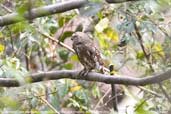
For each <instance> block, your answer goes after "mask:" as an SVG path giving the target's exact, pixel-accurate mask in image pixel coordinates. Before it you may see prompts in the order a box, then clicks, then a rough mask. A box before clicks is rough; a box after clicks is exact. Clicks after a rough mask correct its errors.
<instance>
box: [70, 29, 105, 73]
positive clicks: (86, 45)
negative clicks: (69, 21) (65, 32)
mask: <svg viewBox="0 0 171 114" xmlns="http://www.w3.org/2000/svg"><path fill="white" fill-rule="evenodd" d="M71 40H72V41H73V49H74V50H75V52H76V54H77V56H78V59H79V61H80V62H81V64H82V65H83V66H84V69H83V70H82V71H81V72H80V75H83V76H86V75H87V74H88V72H90V71H91V70H92V69H99V70H102V66H103V62H102V59H101V56H100V52H99V50H98V49H97V48H96V47H95V45H94V42H93V40H92V39H91V38H90V36H89V35H88V34H86V33H84V32H76V33H74V34H73V35H72V37H71Z"/></svg>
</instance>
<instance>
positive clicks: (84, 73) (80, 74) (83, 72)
mask: <svg viewBox="0 0 171 114" xmlns="http://www.w3.org/2000/svg"><path fill="white" fill-rule="evenodd" d="M88 73H89V70H85V69H83V70H81V71H80V72H79V76H87V75H88Z"/></svg>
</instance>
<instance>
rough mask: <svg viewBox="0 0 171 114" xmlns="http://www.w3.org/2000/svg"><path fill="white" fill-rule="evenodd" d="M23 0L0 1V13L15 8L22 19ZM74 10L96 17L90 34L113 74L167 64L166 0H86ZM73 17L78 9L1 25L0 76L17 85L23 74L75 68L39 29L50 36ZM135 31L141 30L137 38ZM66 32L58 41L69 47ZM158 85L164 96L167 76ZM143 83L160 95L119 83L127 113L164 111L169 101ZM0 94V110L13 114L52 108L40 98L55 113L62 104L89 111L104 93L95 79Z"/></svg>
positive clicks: (147, 71) (46, 0) (48, 0)
mask: <svg viewBox="0 0 171 114" xmlns="http://www.w3.org/2000/svg"><path fill="white" fill-rule="evenodd" d="M28 1H29V0H23V1H20V0H13V1H6V0H0V3H1V4H2V6H4V7H5V8H4V7H0V15H6V14H7V13H9V10H7V8H8V9H10V11H12V12H13V11H15V12H18V13H19V14H20V16H19V17H18V18H22V15H23V13H24V12H26V11H28V10H29V5H28V3H29V2H28ZM54 2H55V0H37V1H35V2H34V4H33V7H40V6H45V5H48V4H53V3H54ZM168 9H169V10H168ZM167 10H168V11H167ZM79 12H80V15H81V16H87V17H97V18H98V21H97V22H96V23H95V25H94V31H93V33H92V35H93V37H94V41H96V44H97V46H98V48H99V49H100V50H101V52H102V57H103V59H104V62H105V66H106V67H108V65H109V64H114V66H115V70H116V72H117V73H120V74H126V75H134V76H135V75H140V76H147V75H152V74H154V72H160V71H166V69H169V68H170V65H171V58H170V56H171V54H170V47H171V39H170V37H171V36H170V32H171V31H170V25H169V23H170V22H169V18H168V17H167V15H168V13H170V0H157V1H156V0H144V1H137V2H127V3H119V4H106V3H103V1H102V0H91V2H90V3H89V4H87V5H86V6H85V7H84V8H80V9H79ZM77 16H79V14H78V13H77V11H76V10H73V11H68V12H64V13H61V14H55V15H51V16H47V17H41V18H37V19H34V20H30V21H24V22H19V23H16V24H12V25H8V26H4V27H1V28H0V77H3V78H7V77H8V78H15V79H17V80H19V82H20V83H21V84H22V83H24V81H25V80H24V79H25V77H26V76H28V75H29V73H34V72H39V71H49V70H61V69H78V68H80V66H81V65H80V64H79V61H78V58H77V57H76V55H75V54H73V53H72V52H69V51H68V50H67V49H65V48H64V47H61V46H59V45H58V44H56V43H55V42H53V41H51V40H49V39H48V38H46V37H44V36H42V35H41V34H40V32H39V31H43V32H44V33H48V34H49V35H51V36H54V34H55V33H56V31H58V30H60V29H61V28H62V27H64V26H65V25H66V24H67V23H68V22H70V21H71V20H72V19H73V18H75V17H77ZM135 26H137V27H138V29H137V28H136V27H135ZM136 29H137V30H136ZM136 31H138V32H139V33H140V34H141V36H140V37H138V34H137V32H136ZM72 33H73V31H71V32H70V31H69V32H64V33H63V34H62V36H61V41H62V42H64V43H66V44H67V45H69V46H71V40H70V38H69V37H70V36H71V35H72ZM143 48H144V50H145V51H144V50H143ZM130 69H131V70H130ZM132 72H133V73H132ZM162 86H163V88H164V89H165V90H166V92H167V94H168V95H170V94H171V90H170V86H171V83H170V80H167V81H165V82H164V83H163V84H162ZM123 88H124V87H123ZM146 88H147V89H150V91H152V92H153V93H157V94H158V95H160V97H158V96H155V95H154V94H151V92H147V91H143V92H142V93H143V95H141V96H139V94H136V95H133V93H134V92H135V91H137V90H134V89H133V90H128V89H125V88H124V92H125V94H126V97H128V98H130V97H131V98H133V99H134V100H135V103H134V105H133V106H132V111H130V112H129V111H128V112H127V113H128V114H132V113H131V112H133V113H135V114H158V113H167V112H169V110H170V108H171V107H170V103H169V101H168V99H166V97H165V96H164V94H163V92H162V90H161V89H160V88H159V86H156V85H150V86H147V87H146ZM131 92H132V93H131ZM0 93H1V94H0V111H2V112H6V111H7V112H8V111H13V112H14V113H16V114H18V113H21V112H20V111H24V112H25V113H28V112H34V113H36V114H37V113H38V114H39V113H43V112H44V111H46V112H47V113H53V110H52V109H51V108H50V106H49V105H48V104H47V103H45V102H43V100H42V99H45V100H47V101H48V102H49V103H50V104H51V105H52V106H53V107H54V108H55V109H56V110H58V111H61V112H62V111H63V110H64V109H65V108H67V109H68V110H69V111H70V110H71V111H81V112H83V113H87V114H89V113H91V111H92V110H94V107H95V106H96V105H97V102H98V101H100V99H101V98H103V97H104V96H103V94H102V92H101V88H100V87H99V86H98V84H97V83H94V82H85V81H77V80H69V79H63V80H57V81H49V82H42V83H36V84H30V85H26V86H22V87H19V88H0ZM135 96H136V97H135ZM142 96H143V97H142ZM130 102H131V101H130ZM100 103H101V102H100ZM101 104H105V102H103V103H101ZM102 106H103V105H102ZM127 107H129V103H128V106H127ZM127 107H126V108H127ZM130 107H131V106H130ZM102 110H103V109H102ZM125 110H127V109H125ZM109 111H110V110H109ZM44 113H45V112H44ZM113 113H114V112H113Z"/></svg>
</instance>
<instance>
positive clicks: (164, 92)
mask: <svg viewBox="0 0 171 114" xmlns="http://www.w3.org/2000/svg"><path fill="white" fill-rule="evenodd" d="M158 85H159V87H160V89H161V90H162V92H163V94H164V95H165V97H166V98H167V100H168V101H169V102H170V104H171V98H170V97H169V95H168V93H167V92H166V91H165V89H164V88H163V86H162V84H161V83H159V84H158Z"/></svg>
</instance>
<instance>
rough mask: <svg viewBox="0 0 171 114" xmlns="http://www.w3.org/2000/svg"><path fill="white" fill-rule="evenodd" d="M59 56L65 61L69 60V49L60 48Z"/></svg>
mask: <svg viewBox="0 0 171 114" xmlns="http://www.w3.org/2000/svg"><path fill="white" fill-rule="evenodd" d="M58 53H59V57H60V58H61V59H62V60H63V61H67V60H68V55H69V53H68V51H66V50H60V51H59V52H58Z"/></svg>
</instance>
